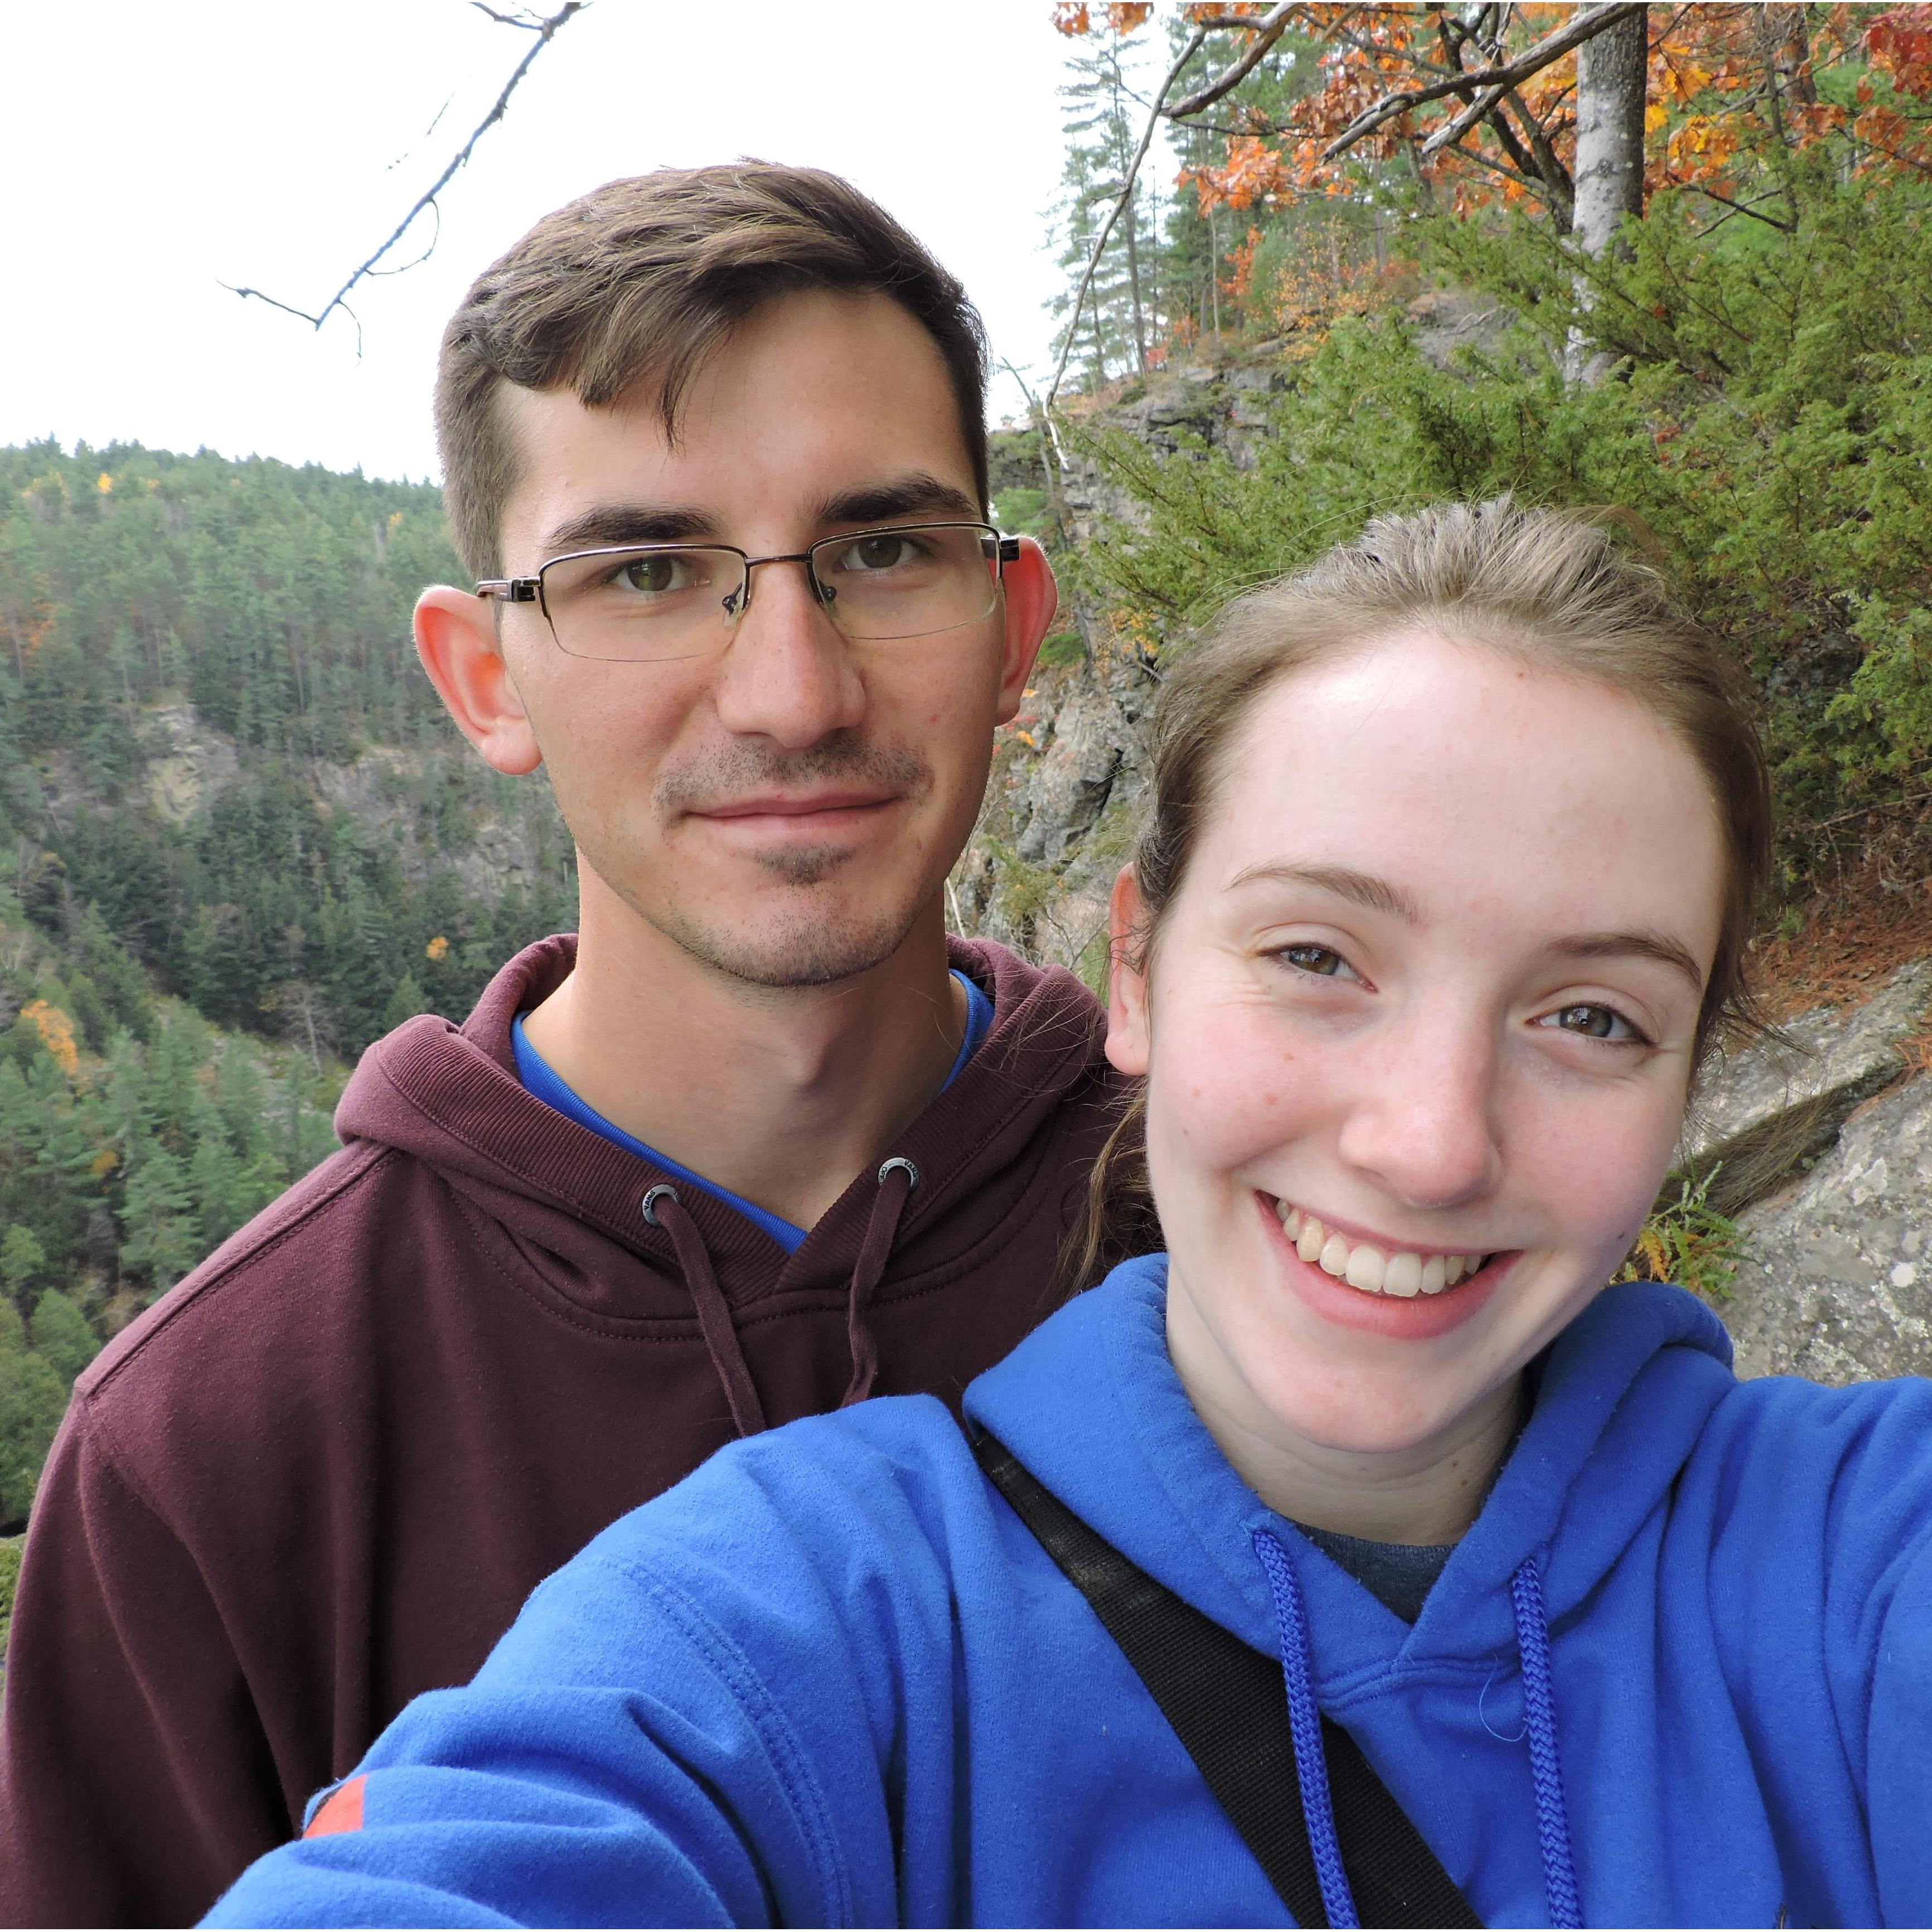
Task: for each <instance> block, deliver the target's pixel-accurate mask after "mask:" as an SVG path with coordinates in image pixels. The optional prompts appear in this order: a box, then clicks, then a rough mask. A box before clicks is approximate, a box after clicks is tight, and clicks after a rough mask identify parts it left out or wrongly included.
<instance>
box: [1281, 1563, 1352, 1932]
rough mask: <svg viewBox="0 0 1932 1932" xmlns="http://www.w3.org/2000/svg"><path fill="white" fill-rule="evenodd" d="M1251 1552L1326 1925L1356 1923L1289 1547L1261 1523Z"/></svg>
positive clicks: (1298, 1589) (1303, 1619)
mask: <svg viewBox="0 0 1932 1932" xmlns="http://www.w3.org/2000/svg"><path fill="white" fill-rule="evenodd" d="M1255 1554H1256V1556H1259V1558H1260V1559H1261V1560H1262V1568H1263V1569H1264V1570H1265V1571H1267V1572H1268V1589H1269V1592H1270V1593H1271V1595H1273V1597H1274V1622H1275V1628H1276V1630H1277V1631H1278V1632H1279V1633H1280V1637H1281V1674H1282V1676H1283V1677H1284V1678H1285V1679H1286V1680H1287V1683H1288V1729H1289V1735H1290V1736H1292V1738H1293V1739H1294V1740H1295V1778H1296V1780H1297V1781H1298V1783H1299V1784H1300V1785H1301V1815H1302V1817H1303V1818H1304V1820H1307V1826H1308V1849H1310V1852H1313V1854H1314V1855H1315V1876H1316V1882H1318V1883H1319V1885H1320V1886H1321V1888H1322V1913H1323V1915H1324V1916H1325V1917H1326V1918H1327V1919H1328V1923H1329V1924H1331V1925H1359V1924H1361V1922H1362V1921H1361V1919H1360V1918H1358V1917H1357V1916H1356V1915H1355V1894H1354V1893H1353V1892H1352V1891H1350V1890H1349V1874H1348V1873H1346V1871H1344V1870H1343V1869H1342V1841H1341V1840H1340V1838H1339V1837H1337V1835H1336V1831H1335V1807H1334V1803H1333V1802H1332V1801H1331V1799H1330V1798H1329V1796H1328V1758H1327V1757H1326V1756H1325V1754H1324V1753H1323V1751H1322V1714H1321V1712H1320V1711H1319V1709H1317V1708H1316V1703H1315V1686H1314V1684H1313V1682H1312V1679H1313V1675H1314V1673H1313V1670H1311V1669H1310V1665H1309V1661H1308V1618H1307V1613H1305V1612H1304V1610H1303V1609H1302V1607H1301V1588H1300V1586H1298V1584H1297V1583H1296V1582H1295V1566H1294V1565H1292V1563H1290V1562H1289V1560H1288V1552H1287V1551H1286V1550H1284V1549H1283V1547H1281V1545H1280V1543H1278V1542H1277V1541H1276V1540H1275V1538H1274V1537H1273V1536H1272V1535H1270V1534H1269V1532H1268V1531H1266V1530H1265V1529H1258V1530H1256V1532H1255Z"/></svg>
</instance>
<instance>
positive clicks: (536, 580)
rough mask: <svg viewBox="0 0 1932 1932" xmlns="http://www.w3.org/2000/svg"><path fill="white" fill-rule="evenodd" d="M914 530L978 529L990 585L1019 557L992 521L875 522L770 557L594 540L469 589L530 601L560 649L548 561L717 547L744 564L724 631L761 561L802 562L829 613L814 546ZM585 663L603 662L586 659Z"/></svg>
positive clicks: (498, 598) (735, 619)
mask: <svg viewBox="0 0 1932 1932" xmlns="http://www.w3.org/2000/svg"><path fill="white" fill-rule="evenodd" d="M917 530H979V531H981V532H983V541H986V542H989V543H990V544H991V546H992V547H991V549H990V550H989V552H987V554H988V556H989V560H990V561H991V562H992V563H993V565H994V566H995V568H994V576H993V581H994V583H995V585H996V586H998V588H999V589H1004V588H1005V586H1006V580H1007V574H1006V567H1007V565H1008V564H1010V563H1016V562H1019V554H1020V540H1019V538H1018V537H1016V536H1007V535H1002V533H1001V531H1000V530H999V529H998V527H997V526H995V525H994V524H992V523H978V522H975V521H974V520H971V519H969V518H966V517H945V518H944V519H941V520H936V521H934V522H932V523H880V524H878V525H876V526H871V527H868V528H867V529H862V530H845V531H842V532H840V533H839V534H838V535H835V536H829V537H820V538H819V539H818V540H817V542H815V543H813V544H808V546H807V547H805V549H803V550H788V551H785V552H784V553H773V554H772V556H751V555H750V554H749V553H748V552H746V551H745V550H740V549H739V547H738V546H737V545H736V544H727V543H655V544H652V543H642V544H598V546H596V547H595V548H594V549H591V550H564V551H562V552H561V553H559V555H557V556H553V557H547V558H545V559H544V561H543V562H541V563H540V564H538V566H537V571H536V574H535V576H534V577H484V578H481V579H479V580H478V582H477V583H476V585H475V589H474V592H473V593H472V594H473V595H476V596H478V597H481V598H487V599H489V600H490V601H493V602H495V603H499V604H535V605H536V607H537V608H538V610H541V611H542V613H543V614H544V623H545V624H547V625H548V626H549V628H550V636H551V637H552V639H553V640H554V641H555V643H556V647H557V649H559V650H562V649H564V645H563V640H562V638H560V637H558V636H557V634H556V619H554V618H553V617H552V616H551V615H550V606H549V604H547V602H546V601H544V594H543V580H544V572H545V571H547V570H548V569H550V568H551V566H552V565H555V564H559V563H572V562H575V561H576V560H577V559H578V558H579V557H585V556H640V555H649V554H654V553H657V552H659V551H664V550H712V551H720V550H721V551H723V552H724V553H727V554H728V555H730V556H735V557H736V558H737V559H738V560H739V562H740V563H742V565H744V568H745V579H744V591H745V601H743V602H742V604H739V606H738V607H737V608H736V610H731V609H730V607H729V605H728V604H727V606H726V610H727V619H726V626H725V627H726V628H727V631H728V630H731V629H735V628H736V626H737V625H738V623H739V621H740V620H741V619H742V618H743V616H744V615H745V612H746V611H747V610H749V609H750V608H751V572H752V571H754V570H756V569H757V568H758V567H759V565H761V564H766V563H802V564H803V565H805V581H806V582H807V583H809V584H810V585H811V593H812V597H813V598H814V601H816V602H817V605H818V607H819V608H820V610H825V611H828V612H829V610H831V609H832V598H830V597H828V596H827V595H826V594H825V591H826V586H825V585H824V584H823V583H820V581H819V577H818V571H817V568H816V567H815V566H814V564H813V562H812V558H813V557H814V556H815V555H816V554H817V552H818V551H820V550H823V549H824V548H826V547H827V546H828V545H829V544H842V543H858V542H861V541H863V540H864V539H865V538H867V537H881V536H892V535H897V534H898V532H901V531H905V532H913V531H917ZM992 614H993V613H992V608H989V610H987V612H986V616H989V617H990V616H992ZM831 621H832V627H833V628H834V629H838V619H836V618H833V619H832V620H831ZM972 621H974V622H980V621H983V620H982V619H974V620H972ZM957 628H959V626H958V625H950V624H949V625H943V626H942V627H941V630H939V631H908V632H907V633H906V634H905V637H938V636H940V635H941V634H942V631H946V630H955V629H957ZM838 634H839V635H840V636H841V637H845V636H846V633H845V632H844V631H842V630H840V631H839V632H838ZM904 641H905V638H904V637H877V638H863V637H847V642H848V643H902V642H904ZM565 655H567V656H574V655H576V653H575V652H565ZM591 661H602V660H591ZM608 661H614V662H616V663H620V664H621V663H629V662H636V663H640V664H649V663H652V662H658V663H664V662H670V661H674V660H670V659H664V658H658V659H652V658H636V659H628V658H617V659H614V660H608Z"/></svg>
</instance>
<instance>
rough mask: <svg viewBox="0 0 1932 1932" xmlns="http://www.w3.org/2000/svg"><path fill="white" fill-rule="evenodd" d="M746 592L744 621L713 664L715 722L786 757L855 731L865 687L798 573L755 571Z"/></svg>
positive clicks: (795, 569) (773, 568)
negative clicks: (770, 744) (781, 749)
mask: <svg viewBox="0 0 1932 1932" xmlns="http://www.w3.org/2000/svg"><path fill="white" fill-rule="evenodd" d="M746 587H747V590H748V594H749V601H748V604H746V607H745V614H744V615H743V616H742V617H740V618H739V620H738V622H737V625H736V628H734V629H733V632H732V634H731V637H730V642H729V643H727V645H726V646H725V648H724V653H723V655H721V657H720V658H718V670H717V676H716V680H715V685H714V687H713V690H714V694H715V703H716V705H717V708H718V721H719V722H720V723H721V724H723V725H724V728H725V729H726V730H727V731H731V732H735V733H739V734H740V735H742V736H747V737H753V736H757V737H766V738H769V739H772V740H773V741H774V742H776V743H778V744H780V745H784V746H785V747H786V748H787V749H789V750H792V751H802V750H803V749H805V747H806V746H808V745H815V744H817V742H819V740H820V739H822V738H824V737H826V736H829V734H830V733H832V732H834V731H839V730H850V729H851V728H852V727H853V726H855V725H856V724H858V723H859V721H860V720H861V719H862V718H863V716H864V715H865V680H864V679H863V678H862V677H861V676H860V675H859V667H858V665H857V664H856V662H855V661H853V655H852V650H851V647H850V645H849V644H847V642H846V641H845V640H844V638H843V637H841V636H840V635H839V634H838V630H837V629H836V628H835V626H834V625H833V624H832V619H830V617H829V616H827V615H826V610H825V607H824V605H823V604H821V603H820V601H818V598H817V595H816V594H815V593H814V591H813V589H812V587H811V576H810V574H809V573H808V571H807V569H806V568H805V565H804V564H803V563H802V562H776V563H768V564H765V565H761V566H760V568H758V569H757V570H756V571H754V572H753V573H752V575H751V580H750V582H749V583H748V586H746Z"/></svg>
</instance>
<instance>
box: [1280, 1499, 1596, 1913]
mask: <svg viewBox="0 0 1932 1932" xmlns="http://www.w3.org/2000/svg"><path fill="white" fill-rule="evenodd" d="M1254 1546H1255V1554H1256V1556H1258V1557H1259V1558H1260V1559H1261V1565H1262V1569H1263V1570H1264V1571H1266V1572H1267V1574H1268V1590H1269V1593H1270V1595H1271V1596H1272V1597H1273V1598H1274V1619H1275V1628H1276V1629H1277V1631H1279V1633H1280V1638H1281V1668H1282V1676H1283V1679H1284V1680H1285V1681H1286V1685H1287V1690H1288V1724H1289V1733H1290V1734H1291V1735H1292V1736H1293V1738H1294V1740H1295V1776H1296V1777H1297V1778H1298V1779H1299V1780H1300V1781H1301V1811H1302V1816H1303V1817H1304V1819H1305V1820H1307V1826H1308V1846H1309V1849H1310V1852H1312V1853H1313V1855H1314V1859H1315V1875H1316V1879H1317V1880H1318V1882H1319V1884H1320V1885H1321V1888H1322V1909H1323V1911H1324V1912H1325V1914H1326V1915H1327V1917H1328V1923H1329V1924H1331V1925H1359V1924H1361V1920H1360V1919H1359V1918H1358V1917H1357V1916H1356V1914H1355V1895H1354V1894H1353V1893H1352V1891H1350V1890H1349V1876H1348V1873H1346V1871H1345V1870H1343V1866H1342V1847H1341V1841H1340V1838H1339V1836H1338V1835H1337V1832H1336V1829H1335V1809H1334V1803H1333V1802H1332V1801H1331V1799H1330V1796H1329V1793H1328V1761H1327V1760H1326V1759H1325V1757H1324V1756H1323V1755H1322V1714H1321V1711H1320V1709H1319V1707H1318V1706H1317V1705H1316V1701H1315V1688H1314V1682H1313V1676H1314V1673H1313V1666H1312V1664H1310V1659H1309V1649H1308V1617H1307V1612H1306V1611H1305V1610H1304V1608H1303V1607H1302V1602H1301V1586H1300V1584H1299V1583H1297V1581H1296V1580H1295V1566H1294V1565H1293V1564H1292V1562H1290V1561H1289V1554H1288V1552H1287V1551H1286V1550H1284V1549H1283V1547H1282V1546H1281V1544H1280V1540H1279V1539H1278V1538H1277V1537H1276V1536H1275V1535H1274V1533H1273V1532H1271V1531H1269V1530H1266V1529H1258V1530H1256V1532H1255V1533H1254ZM1510 1599H1511V1604H1512V1605H1513V1606H1514V1609H1515V1612H1516V1640H1517V1651H1518V1652H1519V1653H1520V1655H1521V1658H1522V1660H1523V1715H1524V1720H1525V1722H1524V1729H1525V1730H1526V1733H1527V1734H1528V1736H1529V1775H1530V1781H1531V1783H1532V1785H1533V1786H1534V1787H1535V1793H1536V1836H1537V1843H1538V1849H1540V1850H1541V1852H1542V1855H1543V1882H1544V1891H1545V1893H1546V1895H1547V1898H1548V1900H1549V1904H1550V1924H1553V1925H1559V1926H1566V1927H1574V1926H1580V1925H1581V1924H1583V1903H1582V1900H1581V1897H1580V1894H1579V1893H1578V1891H1577V1867H1576V1864H1575V1862H1574V1860H1573V1859H1572V1858H1571V1852H1570V1815H1569V1811H1568V1807H1567V1806H1566V1805H1565V1802H1564V1799H1563V1775H1562V1769H1561V1767H1560V1766H1559V1764H1558V1763H1557V1758H1556V1697H1555V1694H1554V1692H1553V1689H1552V1687H1551V1682H1550V1624H1549V1620H1548V1618H1547V1616H1546V1614H1545V1612H1544V1602H1543V1579H1542V1577H1541V1575H1540V1574H1538V1571H1537V1568H1536V1563H1535V1559H1534V1558H1530V1559H1526V1560H1525V1561H1524V1562H1523V1564H1522V1565H1521V1566H1520V1568H1518V1570H1517V1573H1516V1574H1515V1576H1514V1577H1512V1578H1511V1582H1510Z"/></svg>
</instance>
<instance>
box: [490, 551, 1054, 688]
mask: <svg viewBox="0 0 1932 1932" xmlns="http://www.w3.org/2000/svg"><path fill="white" fill-rule="evenodd" d="M1019 553H1020V541H1019V538H1018V537H1003V536H1001V535H1000V533H999V532H998V530H996V529H994V528H993V527H992V526H991V525H990V524H988V523H895V524H893V525H892V526H890V527H889V528H888V529H877V530H856V531H853V532H851V533H850V534H849V535H845V536H838V537H821V538H820V539H819V541H817V543H815V544H813V545H812V546H811V548H810V549H809V550H797V551H795V552H793V553H790V555H787V556H746V555H745V553H744V552H743V551H742V550H738V549H735V548H733V547H732V546H731V545H730V544H632V545H628V546H625V547H622V548H617V549H609V550H573V551H571V553H570V554H569V555H568V556H553V557H552V558H551V559H550V561H549V562H547V564H545V565H544V566H543V568H541V570H539V571H538V572H537V574H536V575H535V576H534V577H503V578H493V579H491V580H488V581H487V582H484V583H479V584H478V585H477V586H476V595H478V596H479V597H488V598H495V599H496V600H497V601H499V602H502V603H505V604H536V605H537V606H538V607H539V608H540V609H541V610H542V612H543V613H544V616H545V618H546V619H548V621H549V624H550V634H551V635H552V636H553V637H555V638H556V644H557V648H558V649H559V650H561V651H563V652H566V653H568V655H570V656H571V657H574V658H599V659H601V660H603V661H606V662H613V663H654V662H662V661H665V660H667V659H670V658H694V657H705V656H708V655H710V654H711V653H712V652H714V651H719V650H722V649H724V646H725V645H726V644H727V643H728V642H729V641H730V636H731V633H732V632H733V630H734V629H736V627H737V623H738V620H739V619H740V618H741V617H742V616H744V614H745V607H746V606H747V605H748V604H749V603H750V602H751V572H752V571H754V570H756V569H757V568H758V567H759V566H760V565H761V564H767V563H802V564H803V565H805V576H806V579H807V580H808V582H809V583H810V584H811V589H812V594H813V595H814V596H815V597H816V598H817V600H818V602H819V606H820V608H821V609H822V610H823V611H824V613H825V614H826V616H827V617H829V619H831V621H832V623H833V625H835V626H836V628H838V631H839V632H840V633H841V634H842V635H843V636H844V637H849V638H850V639H852V640H853V641H854V642H855V643H886V642H889V641H891V640H894V639H897V638H901V637H931V636H932V635H933V634H935V633H936V632H938V631H952V630H957V629H958V628H959V627H960V626H961V625H965V624H976V623H978V622H980V620H981V619H983V618H986V617H990V616H992V613H993V612H994V610H995V608H996V607H998V603H999V598H1000V584H1001V575H1002V571H1003V570H1004V566H1005V565H1007V564H1009V563H1010V562H1013V560H1014V559H1016V557H1017V556H1019Z"/></svg>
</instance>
